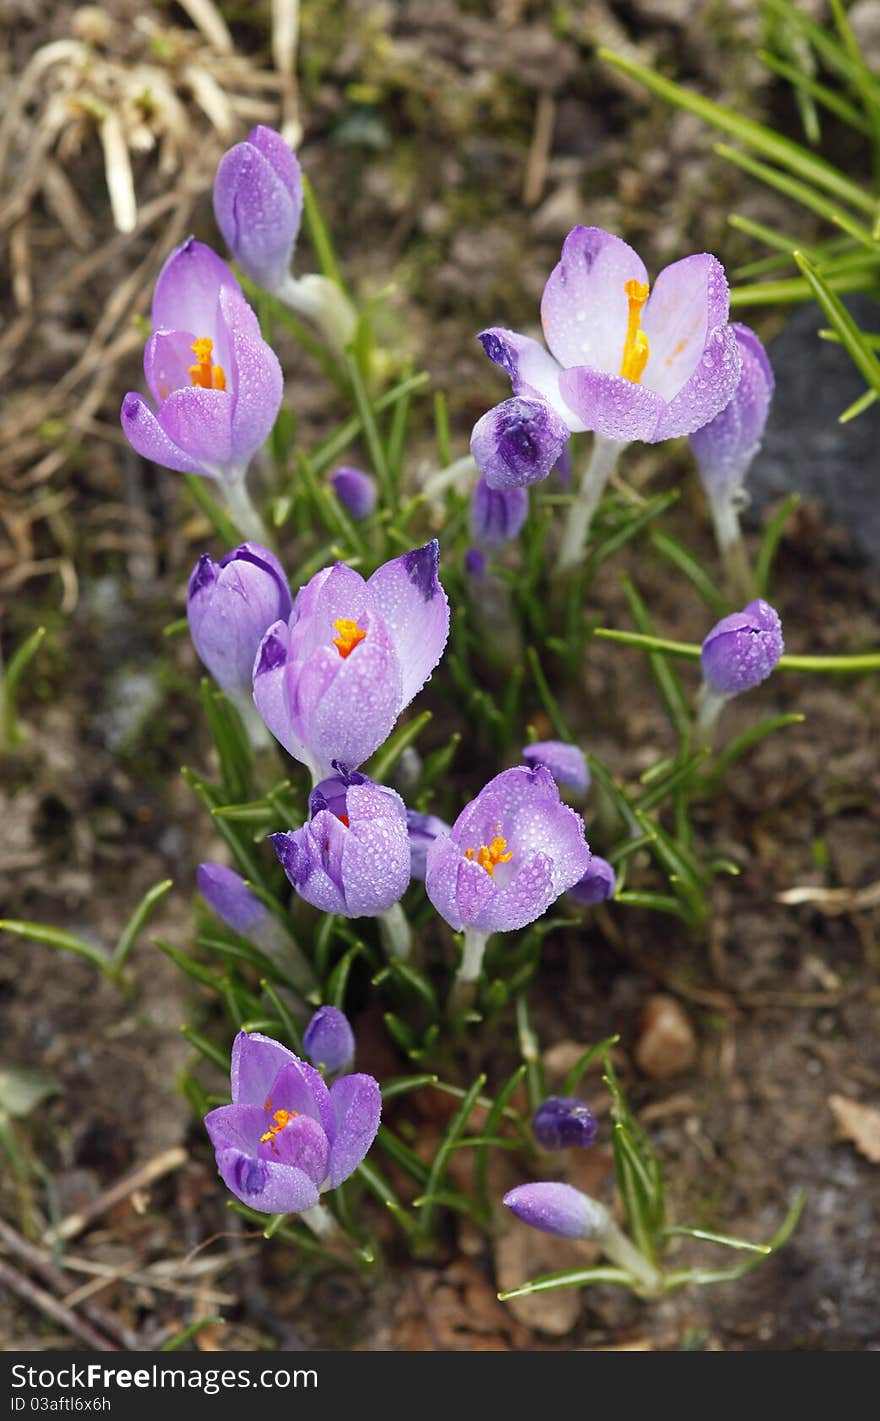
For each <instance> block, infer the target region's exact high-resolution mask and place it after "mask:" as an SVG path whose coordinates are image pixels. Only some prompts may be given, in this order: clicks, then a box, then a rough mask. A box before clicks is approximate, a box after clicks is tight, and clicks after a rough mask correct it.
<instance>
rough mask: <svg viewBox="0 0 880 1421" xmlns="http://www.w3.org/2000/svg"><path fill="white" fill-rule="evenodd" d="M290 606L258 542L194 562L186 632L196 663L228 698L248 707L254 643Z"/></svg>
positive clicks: (280, 573)
mask: <svg viewBox="0 0 880 1421" xmlns="http://www.w3.org/2000/svg"><path fill="white" fill-rule="evenodd" d="M292 605H293V603H292V600H291V596H290V588H289V587H288V585H287V578H286V577H285V575H284V569H283V568H282V566H281V564H280V562H279V561H278V559H277V558H276V557H275V554H274V553H270V552H269V550H268V548H263V547H260V545H259V543H242V544H241V546H240V547H237V548H233V550H232V552H230V553H227V554H226V556H225V558H222V559H221V560H220V562H219V563H215V562H212V560H211V558H209V557H208V555H207V554H204V555H203V556H202V557H200V558H199V560H198V562H197V563H196V565H195V568H194V569H193V573H192V576H191V577H190V580H189V592H188V595H187V604H186V615H187V619H188V621H189V629H190V632H191V634H192V639H193V644H194V646H195V649H196V651H197V652H198V654H199V657H200V659H201V661H202V662H203V663H204V665H205V666H206V667H207V668H208V670H209V671H210V673H211V675H212V676H213V677H214V680H215V681H216V682H217V683H218V685H220V686H222V688H223V690H224V691H226V692H227V693H228V694H229V695H230V696H232V697H234V698H236V699H239V700H241V701H243V702H244V703H245V704H247V705H251V677H252V673H253V666H254V658H255V656H256V654H257V651H258V649H259V646H260V642H261V641H262V639H263V636H264V635H265V633H266V631H267V630H268V628H269V627H271V626H272V624H273V623H274V622H278V621H284V622H286V621H287V618H288V617H289V616H290V612H291V607H292Z"/></svg>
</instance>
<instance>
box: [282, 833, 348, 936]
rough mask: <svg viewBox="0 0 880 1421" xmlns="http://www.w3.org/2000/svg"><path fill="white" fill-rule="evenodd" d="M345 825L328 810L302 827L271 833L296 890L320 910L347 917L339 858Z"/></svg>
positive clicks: (340, 856)
mask: <svg viewBox="0 0 880 1421" xmlns="http://www.w3.org/2000/svg"><path fill="white" fill-rule="evenodd" d="M344 835H345V827H344V825H342V824H340V822H339V820H338V819H337V818H336V817H335V816H334V815H333V814H331V813H330V812H329V811H324V812H322V813H320V814H317V815H316V816H315V818H314V819H312V820H311V821H310V822H309V823H308V824H306V825H304V826H303V828H302V829H294V830H292V831H291V830H288V831H287V832H286V833H279V834H270V836H269V837H270V839H271V841H272V846H273V848H274V849H275V852H276V854H277V855H278V859H279V862H280V863H281V867H282V868H283V869H284V872H285V873H286V874H287V877H288V878H289V879H290V882H291V883H292V884H293V886H294V888H295V889H296V891H297V893H298V894H299V895H300V897H301V898H303V899H305V901H306V902H307V903H311V905H312V907H313V908H317V909H318V911H319V912H322V913H339V914H341V915H342V916H343V917H347V916H349V914H348V906H347V903H346V900H345V889H344V886H343V882H342V872H341V866H340V865H341V860H342V845H343V837H344Z"/></svg>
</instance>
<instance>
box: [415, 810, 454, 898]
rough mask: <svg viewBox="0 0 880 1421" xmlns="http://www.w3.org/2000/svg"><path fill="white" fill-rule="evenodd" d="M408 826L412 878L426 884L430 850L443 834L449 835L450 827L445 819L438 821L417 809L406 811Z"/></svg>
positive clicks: (434, 815) (435, 816)
mask: <svg viewBox="0 0 880 1421" xmlns="http://www.w3.org/2000/svg"><path fill="white" fill-rule="evenodd" d="M406 825H407V828H408V830H409V850H410V858H411V864H412V876H413V878H418V879H420V880H421V881H422V883H424V881H425V870H426V868H427V859H428V850H429V848H430V847H431V845H432V844H433V842H434V840H435V839H437V838H439V837H440V835H441V834H448V833H449V827H450V826H449V825H448V824H447V823H446V820H445V819H438V818H437V815H436V814H418V813H417V812H416V810H415V809H408V810H407V811H406Z"/></svg>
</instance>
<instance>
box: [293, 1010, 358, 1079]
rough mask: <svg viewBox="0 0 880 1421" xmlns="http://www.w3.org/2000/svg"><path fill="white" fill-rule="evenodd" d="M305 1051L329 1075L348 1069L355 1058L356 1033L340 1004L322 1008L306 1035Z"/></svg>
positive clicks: (304, 1040) (312, 1020)
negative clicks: (340, 1008)
mask: <svg viewBox="0 0 880 1421" xmlns="http://www.w3.org/2000/svg"><path fill="white" fill-rule="evenodd" d="M303 1050H304V1051H305V1053H306V1055H307V1056H308V1058H309V1060H310V1061H311V1063H312V1065H313V1066H317V1067H318V1068H319V1069H321V1070H323V1071H324V1073H325V1074H326V1075H328V1076H332V1075H335V1074H336V1073H337V1071H347V1070H348V1068H349V1066H350V1065H351V1063H352V1061H353V1060H354V1032H353V1031H352V1029H351V1026H350V1025H349V1020H348V1017H347V1016H346V1015H345V1012H342V1011H340V1010H339V1008H338V1007H319V1008H318V1010H317V1011H316V1012H315V1015H314V1016H313V1017H312V1019H311V1021H310V1022H309V1024H308V1026H307V1027H306V1029H305V1032H304V1034H303Z"/></svg>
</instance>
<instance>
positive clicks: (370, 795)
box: [341, 785, 411, 918]
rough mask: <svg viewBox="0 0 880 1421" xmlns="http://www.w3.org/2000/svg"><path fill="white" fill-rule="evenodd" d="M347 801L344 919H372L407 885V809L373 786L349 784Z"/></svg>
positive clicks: (344, 838)
mask: <svg viewBox="0 0 880 1421" xmlns="http://www.w3.org/2000/svg"><path fill="white" fill-rule="evenodd" d="M375 801H379V802H378V803H376V802H375ZM382 801H384V806H383V803H382ZM347 802H348V813H349V819H350V824H349V828H348V829H347V830H346V829H345V828H343V844H342V864H341V871H342V881H343V885H344V889H345V900H346V904H347V910H348V915H349V917H352V918H357V917H361V916H364V915H368V916H375V915H376V914H377V913H384V912H385V911H386V910H387V909H388V908H390V907H391V905H392V903H396V902H397V901H398V900H399V899H400V898H402V897H403V895H404V893H405V892H406V890H407V888H408V886H409V881H410V877H411V874H410V847H409V833H408V830H407V824H406V808H405V806H404V803H403V800H402V799H401V798H400V796H399V795H397V794H395V793H394V791H393V790H384V789H381V788H380V787H379V786H377V785H353V786H352V787H351V789H350V790H349V791H348V795H347Z"/></svg>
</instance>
